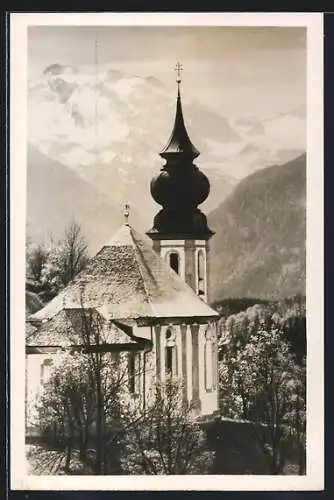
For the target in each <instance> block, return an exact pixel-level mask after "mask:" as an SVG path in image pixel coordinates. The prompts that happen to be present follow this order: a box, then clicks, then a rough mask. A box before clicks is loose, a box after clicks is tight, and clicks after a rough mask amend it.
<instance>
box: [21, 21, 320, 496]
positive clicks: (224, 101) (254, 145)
mask: <svg viewBox="0 0 334 500" xmlns="http://www.w3.org/2000/svg"><path fill="white" fill-rule="evenodd" d="M59 16H62V14H59ZM50 17H52V15H50ZM86 19H87V18H86ZM290 24H291V23H290ZM26 52H27V53H26V63H27V64H26V66H27V68H26V71H27V73H26V82H25V85H26V87H25V90H24V92H25V99H26V123H25V124H23V125H24V126H26V142H25V144H24V145H23V147H25V148H26V157H25V158H26V164H25V165H21V166H18V167H17V166H16V165H15V166H14V165H13V166H12V168H21V169H25V170H26V174H25V175H26V184H25V197H26V200H25V212H24V217H25V221H24V226H25V240H24V241H25V249H24V250H23V249H22V251H24V253H25V257H24V259H25V278H24V282H23V285H24V286H25V312H24V321H25V326H24V325H23V327H22V328H23V330H22V331H23V332H25V334H24V333H22V335H21V334H20V335H21V340H20V341H21V342H24V359H25V377H24V382H23V381H22V383H24V385H25V388H24V415H25V417H24V448H25V451H24V456H25V467H26V475H27V476H29V477H30V476H36V479H37V481H38V477H40V476H65V478H66V480H67V478H68V477H69V476H105V480H107V477H106V476H113V477H114V478H118V477H119V476H121V477H123V476H136V477H138V476H150V478H151V477H152V476H169V475H172V476H202V475H205V476H209V477H210V476H215V478H216V477H217V476H218V477H221V476H224V477H225V476H231V477H232V478H233V477H236V476H244V477H245V478H246V479H247V477H249V476H256V477H259V476H270V477H273V478H274V477H275V476H284V478H285V477H286V478H287V480H288V478H289V477H292V478H293V477H294V478H296V479H298V478H299V479H302V478H305V477H306V476H307V474H308V471H309V470H308V463H309V462H308V459H309V457H308V453H309V451H308V446H307V445H306V443H309V439H307V437H308V418H309V410H310V408H309V401H308V397H307V395H309V387H308V385H309V384H311V383H312V381H311V380H310V377H309V375H310V373H309V367H308V363H309V356H307V353H308V352H309V342H311V344H312V345H313V344H314V341H313V340H312V339H313V338H314V336H317V335H318V341H319V342H320V344H321V335H322V332H321V331H317V332H315V331H309V329H310V328H309V321H308V315H309V313H310V310H309V308H310V302H309V296H308V289H309V287H308V268H307V263H308V261H307V252H306V250H307V241H308V240H307V231H306V230H307V224H308V217H307V215H308V213H309V212H308V210H309V202H310V199H309V196H308V191H307V185H308V184H307V180H309V179H308V175H309V171H310V169H318V170H319V171H321V169H322V164H321V156H319V160H318V163H317V165H315V164H314V163H312V162H311V165H310V160H309V158H310V157H309V143H308V140H309V134H308V133H307V130H308V128H307V127H309V126H310V124H309V123H307V122H308V116H309V110H308V102H309V101H308V98H309V93H308V78H309V72H308V71H307V63H308V28H307V27H306V26H302V25H300V26H299V25H297V26H291V25H289V26H285V25H278V26H274V25H268V26H266V25H265V24H263V23H262V24H259V25H258V26H257V25H249V26H248V25H247V23H246V24H245V25H242V22H241V24H240V25H234V26H231V25H226V26H225V25H197V24H194V25H189V24H188V25H187V24H184V25H180V26H178V25H172V24H171V25H158V24H157V25H144V24H142V25H140V24H138V25H112V23H111V24H110V25H108V23H106V24H105V25H94V23H92V24H91V25H89V22H87V23H85V25H84V24H73V25H68V24H62V22H61V18H60V21H58V23H56V24H54V23H50V24H49V25H48V24H47V23H45V24H39V23H36V24H34V22H33V19H32V21H31V22H30V24H29V25H28V26H27V30H26ZM311 125H312V124H311ZM313 125H314V124H313ZM312 158H314V155H313V156H312ZM16 202H17V200H16ZM21 203H22V200H21ZM308 237H309V235H308ZM320 270H321V268H320ZM318 314H319V313H318ZM15 335H16V332H15ZM17 336H19V334H17ZM311 337H312V339H310V338H311ZM315 342H317V339H316V338H315ZM316 355H317V354H316ZM318 360H319V358H318ZM320 360H321V357H320ZM312 366H313V367H314V364H313V365H312ZM312 394H313V393H312ZM313 409H314V408H313ZM319 436H320V438H321V432H320V434H319ZM209 477H208V479H209ZM65 478H58V479H57V481H60V483H59V484H62V483H61V479H64V480H65ZM150 478H148V479H146V481H149V480H150ZM125 479H126V478H125ZM161 479H162V478H161ZM254 479H255V477H254ZM215 480H216V479H215ZM223 483H224V481H223V479H221V483H220V484H221V485H223ZM34 484H35V485H36V484H38V483H36V482H35V483H34ZM104 484H107V483H104ZM113 484H114V483H113V479H112V478H110V485H111V486H110V489H113V486H112V485H113ZM123 484H126V482H125V483H123ZM141 484H145V483H141ZM147 484H149V483H148V482H147ZM187 484H191V479H190V483H187ZM287 484H288V483H287ZM291 484H292V483H291ZM320 484H321V482H320ZM78 485H79V486H78V487H79V488H80V484H79V483H78ZM190 488H191V487H190ZM209 488H210V487H209ZM143 489H144V488H143Z"/></svg>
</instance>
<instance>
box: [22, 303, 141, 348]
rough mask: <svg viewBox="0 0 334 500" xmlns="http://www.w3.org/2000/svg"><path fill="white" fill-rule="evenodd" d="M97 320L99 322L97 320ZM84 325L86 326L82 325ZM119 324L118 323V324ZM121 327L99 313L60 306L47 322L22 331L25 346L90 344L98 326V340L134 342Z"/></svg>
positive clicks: (104, 341)
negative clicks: (61, 308)
mask: <svg viewBox="0 0 334 500" xmlns="http://www.w3.org/2000/svg"><path fill="white" fill-rule="evenodd" d="M100 319H101V321H100ZM85 325H86V326H85ZM121 326H122V325H121ZM123 326H124V329H121V328H120V326H118V325H117V324H115V323H113V322H112V321H105V320H104V318H102V317H101V315H100V314H99V313H97V312H96V311H94V310H92V311H89V312H88V314H87V313H86V312H83V311H82V310H81V309H63V310H61V311H59V312H58V313H57V314H55V316H53V317H52V318H51V319H50V320H49V321H43V322H42V323H40V325H39V326H38V327H37V328H36V327H35V328H34V326H33V325H31V327H32V328H34V330H32V329H31V330H30V331H29V332H28V334H27V333H26V345H27V346H59V347H70V346H75V345H88V337H87V336H91V338H90V344H91V345H94V343H95V342H94V334H95V332H96V331H97V329H98V335H99V343H100V344H103V345H107V344H108V345H110V344H114V345H115V344H127V345H128V344H137V343H138V340H141V339H136V338H135V337H133V336H131V335H129V334H127V333H126V332H125V331H124V330H125V329H126V325H123Z"/></svg>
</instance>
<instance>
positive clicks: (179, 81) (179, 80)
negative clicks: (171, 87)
mask: <svg viewBox="0 0 334 500" xmlns="http://www.w3.org/2000/svg"><path fill="white" fill-rule="evenodd" d="M175 71H177V77H176V82H177V83H178V84H179V83H181V71H183V66H182V64H181V63H179V62H177V63H176V66H175Z"/></svg>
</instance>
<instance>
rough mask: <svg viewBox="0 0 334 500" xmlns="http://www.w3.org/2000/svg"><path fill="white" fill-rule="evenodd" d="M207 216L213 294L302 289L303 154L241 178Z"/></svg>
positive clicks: (269, 294)
mask: <svg viewBox="0 0 334 500" xmlns="http://www.w3.org/2000/svg"><path fill="white" fill-rule="evenodd" d="M208 219H209V224H210V227H211V228H212V229H213V230H214V231H216V234H215V236H214V237H213V238H212V241H211V270H212V272H211V277H210V278H211V287H212V300H219V299H223V298H227V297H261V298H282V297H286V296H291V295H294V294H296V293H303V294H304V293H305V278H306V269H305V266H306V155H305V154H303V155H301V156H299V157H298V158H296V159H294V160H292V161H290V162H288V163H286V164H284V165H279V166H272V167H268V168H265V169H263V170H259V171H257V172H256V173H254V174H252V175H250V176H248V177H246V178H245V179H243V180H242V181H241V182H240V183H239V184H238V185H237V187H236V188H235V190H234V191H233V192H232V193H231V194H230V195H229V196H228V197H227V199H226V200H225V201H224V202H223V203H222V204H221V205H219V207H217V208H216V209H215V210H214V211H213V212H211V213H210V215H209V217H208Z"/></svg>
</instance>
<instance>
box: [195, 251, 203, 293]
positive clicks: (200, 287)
mask: <svg viewBox="0 0 334 500" xmlns="http://www.w3.org/2000/svg"><path fill="white" fill-rule="evenodd" d="M197 293H198V295H199V296H200V297H204V296H205V263H204V253H203V250H199V252H198V254H197Z"/></svg>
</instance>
